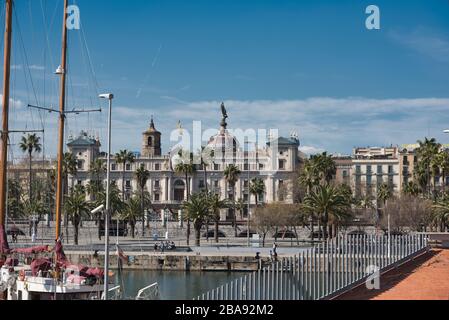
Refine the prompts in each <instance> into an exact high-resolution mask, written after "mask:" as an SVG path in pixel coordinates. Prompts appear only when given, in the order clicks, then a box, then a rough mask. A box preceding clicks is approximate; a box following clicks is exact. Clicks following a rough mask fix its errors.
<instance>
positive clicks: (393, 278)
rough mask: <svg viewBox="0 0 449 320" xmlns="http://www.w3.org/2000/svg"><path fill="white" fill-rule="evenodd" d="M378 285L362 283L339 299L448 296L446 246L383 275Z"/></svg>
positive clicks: (440, 297) (448, 263)
mask: <svg viewBox="0 0 449 320" xmlns="http://www.w3.org/2000/svg"><path fill="white" fill-rule="evenodd" d="M380 282H381V289H380V290H373V291H369V290H367V289H366V288H365V286H361V287H359V288H357V289H355V290H353V291H352V292H349V293H348V294H345V295H343V296H341V297H339V300H449V250H434V251H431V252H430V253H429V254H426V255H424V256H421V257H419V258H418V259H416V260H414V261H412V262H411V263H408V264H406V265H404V266H402V267H400V268H398V269H395V270H392V271H391V272H389V273H387V274H385V275H383V276H382V277H381V279H380Z"/></svg>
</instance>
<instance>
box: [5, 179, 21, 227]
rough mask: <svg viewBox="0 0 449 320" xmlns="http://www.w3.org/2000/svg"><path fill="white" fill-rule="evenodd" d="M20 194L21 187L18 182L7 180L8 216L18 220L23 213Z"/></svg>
mask: <svg viewBox="0 0 449 320" xmlns="http://www.w3.org/2000/svg"><path fill="white" fill-rule="evenodd" d="M22 192H23V191H22V186H21V185H20V182H19V181H17V180H13V179H9V180H8V215H9V216H10V217H12V218H13V219H14V218H19V217H20V216H21V214H22V212H23V205H22V198H21V194H22Z"/></svg>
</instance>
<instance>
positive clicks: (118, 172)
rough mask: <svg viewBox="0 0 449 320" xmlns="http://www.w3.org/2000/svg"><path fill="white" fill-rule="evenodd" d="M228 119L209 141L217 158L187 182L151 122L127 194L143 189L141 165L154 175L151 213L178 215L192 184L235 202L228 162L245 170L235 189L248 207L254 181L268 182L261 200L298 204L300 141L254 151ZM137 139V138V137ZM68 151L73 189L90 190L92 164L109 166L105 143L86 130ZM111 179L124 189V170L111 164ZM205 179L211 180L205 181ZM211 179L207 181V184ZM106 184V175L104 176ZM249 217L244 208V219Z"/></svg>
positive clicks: (128, 174)
mask: <svg viewBox="0 0 449 320" xmlns="http://www.w3.org/2000/svg"><path fill="white" fill-rule="evenodd" d="M226 118H227V115H225V114H224V117H223V120H222V121H221V124H220V129H219V130H217V134H216V135H214V136H212V137H211V138H210V140H209V142H208V143H207V146H206V148H207V150H213V155H214V156H213V158H212V161H211V162H210V164H209V165H208V166H207V170H206V175H205V173H204V170H203V168H202V167H201V165H195V167H196V171H195V172H194V173H193V174H192V176H191V177H189V178H188V181H186V179H185V176H183V175H182V174H178V173H176V172H175V170H174V167H175V166H176V163H175V162H176V161H177V160H176V156H173V152H172V153H169V154H165V155H163V154H162V148H161V147H162V146H161V133H160V132H159V131H158V130H157V129H156V126H155V123H154V121H153V119H151V122H150V126H149V128H148V130H146V131H145V132H143V134H142V141H143V142H142V147H141V151H140V152H139V153H136V159H135V162H134V163H132V164H127V165H126V168H124V169H125V178H124V186H125V190H124V191H125V196H126V198H129V197H130V196H131V195H132V194H133V192H135V191H137V190H138V185H137V180H136V176H135V172H136V170H137V169H138V168H139V167H144V168H146V169H147V170H148V171H149V172H150V178H149V180H148V182H147V185H146V189H147V191H148V192H149V193H150V195H151V198H152V209H153V210H154V211H155V212H160V211H161V210H163V209H168V210H170V211H171V212H173V213H175V212H177V210H178V209H179V208H180V206H181V204H182V202H183V201H184V200H185V199H186V197H187V188H186V186H187V184H189V187H190V188H189V189H190V190H191V193H196V192H200V191H202V190H205V188H206V185H207V188H208V190H209V191H212V192H215V193H217V194H219V195H220V196H221V198H222V199H231V198H232V197H233V190H232V188H231V187H230V186H229V185H228V183H227V181H226V179H225V177H224V170H225V168H226V167H227V166H228V165H229V164H235V165H236V166H237V167H238V168H239V169H240V171H241V175H240V176H239V179H238V181H237V184H236V186H235V194H236V199H239V198H241V199H243V200H244V201H245V202H246V203H247V202H248V199H249V200H250V206H251V207H253V206H254V205H255V199H254V197H253V196H251V197H249V183H250V182H249V181H251V179H253V178H255V177H258V178H260V179H262V180H263V182H264V184H265V193H264V194H263V195H262V196H261V198H260V201H261V202H264V203H271V202H286V203H292V202H293V191H292V189H293V179H294V177H295V176H296V172H297V171H298V168H299V162H300V154H301V153H300V151H299V145H300V143H299V140H298V139H297V138H296V137H290V138H283V137H280V138H276V139H271V140H270V139H268V141H269V142H268V143H266V145H264V146H263V147H258V148H255V149H248V148H245V144H244V143H243V144H242V143H241V142H240V141H238V140H237V138H235V137H234V136H233V135H231V134H230V132H229V130H228V129H227V123H226ZM136 138H138V137H136ZM67 146H68V150H69V152H71V153H73V154H74V155H76V157H77V159H78V172H77V174H76V176H71V177H69V180H71V181H69V185H72V184H71V182H72V180H73V183H74V184H79V185H84V186H86V185H87V184H88V182H89V181H90V180H91V179H92V176H91V174H90V173H89V169H90V165H91V163H92V162H93V161H94V160H95V159H98V158H101V159H103V160H104V161H105V162H106V159H107V155H106V154H105V153H103V152H101V150H100V148H101V144H100V141H99V140H98V139H96V138H94V137H91V136H89V135H88V134H87V133H85V132H81V134H80V135H79V136H77V137H71V138H70V139H69V142H68V144H67ZM110 169H111V180H112V181H115V182H116V184H117V186H118V187H119V189H121V186H122V172H123V167H122V165H119V164H117V163H116V161H115V159H114V158H112V160H111V168H110ZM205 176H206V178H205ZM206 180H207V181H206ZM104 183H106V177H105V176H104ZM246 216H247V212H246V210H245V212H244V217H246ZM232 217H233V211H232V209H227V210H223V211H222V214H221V219H222V220H223V221H225V220H230V219H231V218H232Z"/></svg>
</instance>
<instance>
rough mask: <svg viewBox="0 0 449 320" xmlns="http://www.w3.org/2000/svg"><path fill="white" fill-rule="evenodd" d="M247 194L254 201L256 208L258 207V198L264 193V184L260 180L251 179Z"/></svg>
mask: <svg viewBox="0 0 449 320" xmlns="http://www.w3.org/2000/svg"><path fill="white" fill-rule="evenodd" d="M249 192H250V194H252V195H253V196H254V198H255V201H256V207H257V206H258V205H259V199H260V197H261V196H262V195H263V194H264V193H265V183H264V182H263V180H262V179H260V178H253V179H252V180H251V183H250V186H249Z"/></svg>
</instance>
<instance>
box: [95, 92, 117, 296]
mask: <svg viewBox="0 0 449 320" xmlns="http://www.w3.org/2000/svg"><path fill="white" fill-rule="evenodd" d="M99 98H100V99H107V100H109V113H108V159H107V170H106V172H107V174H106V210H105V212H104V226H105V227H104V236H105V244H104V300H107V299H108V291H109V213H110V212H109V205H110V199H109V185H110V183H109V181H110V178H111V127H112V99H114V95H113V94H112V93H106V94H100V95H99ZM117 237H118V234H117Z"/></svg>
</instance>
